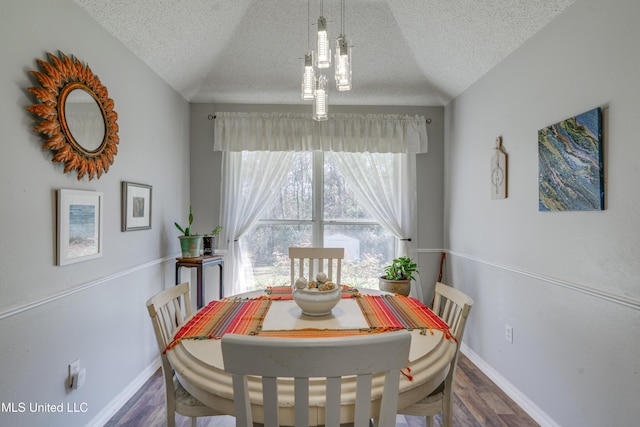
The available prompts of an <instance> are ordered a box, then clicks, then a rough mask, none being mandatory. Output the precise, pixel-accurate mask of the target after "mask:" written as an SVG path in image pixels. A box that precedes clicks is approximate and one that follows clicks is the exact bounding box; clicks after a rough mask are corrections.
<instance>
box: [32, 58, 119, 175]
mask: <svg viewBox="0 0 640 427" xmlns="http://www.w3.org/2000/svg"><path fill="white" fill-rule="evenodd" d="M48 57H49V62H47V61H43V60H41V59H37V60H36V61H37V62H38V64H39V65H40V68H41V69H42V71H36V70H31V71H30V73H31V74H32V75H34V76H35V77H36V79H38V82H39V83H40V86H38V87H30V88H29V92H31V93H32V94H34V95H35V96H36V98H37V99H38V101H39V102H38V103H36V104H34V105H32V106H30V107H28V108H27V110H29V111H30V112H32V113H33V114H35V115H37V116H39V117H40V119H41V121H40V122H39V123H38V124H37V125H36V126H35V127H34V128H33V131H34V132H39V133H41V134H43V136H44V137H45V138H46V141H45V142H44V143H43V144H42V149H43V150H51V151H52V152H53V153H54V155H53V158H52V159H51V161H53V162H60V163H64V173H67V172H71V171H74V170H75V171H77V174H78V180H80V179H82V178H83V177H84V176H85V175H86V176H87V177H88V179H89V181H91V180H92V179H93V178H100V176H101V175H102V174H103V173H106V172H107V171H108V170H109V166H110V165H112V164H113V161H114V157H115V156H116V154H117V153H118V143H119V142H120V139H119V137H118V124H117V119H118V114H117V113H116V112H115V111H114V110H113V106H114V104H113V100H112V99H111V98H109V94H108V92H107V88H106V87H105V86H103V85H102V83H101V82H100V79H98V76H96V75H94V74H93V72H92V71H91V69H90V68H89V66H88V65H83V64H82V63H81V62H80V61H79V60H78V59H77V58H75V57H71V58H70V57H68V56H66V55H65V54H63V53H62V52H60V53H59V56H55V55H53V54H52V53H48Z"/></svg>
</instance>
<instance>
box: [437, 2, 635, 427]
mask: <svg viewBox="0 0 640 427" xmlns="http://www.w3.org/2000/svg"><path fill="white" fill-rule="evenodd" d="M639 19H640V2H638V1H637V0H613V1H608V2H601V1H598V0H576V2H575V3H574V4H573V5H572V6H571V7H569V8H568V9H567V10H565V11H564V12H563V13H562V14H561V15H560V16H559V17H558V18H557V19H555V20H554V21H552V22H551V23H550V24H549V25H548V26H547V27H545V28H544V29H543V30H542V31H541V32H540V33H538V34H537V35H535V36H534V37H533V38H532V39H530V40H529V41H527V42H526V43H525V45H524V46H522V47H521V48H520V49H518V50H517V51H516V52H514V53H513V54H512V55H511V56H509V57H508V58H507V59H505V60H504V61H503V62H502V63H501V64H499V65H498V66H497V67H495V68H494V69H493V70H491V71H490V72H489V73H487V74H486V75H485V76H484V77H483V78H482V79H480V80H479V81H478V82H476V83H475V84H474V85H472V86H471V87H470V88H469V89H467V90H466V91H465V92H464V93H463V94H462V95H461V96H459V97H457V98H456V99H455V100H454V101H453V102H451V103H450V104H449V105H448V106H447V107H446V120H445V121H446V123H445V135H446V143H445V147H446V148H445V149H446V203H445V245H446V247H447V248H448V249H449V250H450V256H449V259H450V262H449V267H450V268H449V271H448V277H447V279H446V281H448V282H449V283H450V284H451V285H453V286H455V287H458V288H461V289H463V290H464V291H466V292H468V293H469V294H470V295H471V296H472V297H473V298H474V300H475V306H474V307H473V309H472V313H471V316H470V318H469V322H468V326H467V330H466V337H465V340H464V341H465V344H466V345H467V346H468V348H469V349H470V350H471V351H472V352H474V353H475V354H476V355H477V356H478V357H480V358H481V359H482V360H483V361H484V362H485V363H486V364H487V365H489V366H490V367H491V368H493V370H494V371H495V372H496V373H497V374H498V375H499V376H501V380H502V381H504V382H505V383H507V385H509V386H512V387H514V389H516V390H518V391H519V392H520V393H521V396H520V397H521V398H522V399H523V401H524V403H526V404H527V405H529V406H530V407H531V408H533V409H534V411H537V412H538V413H539V415H540V417H539V418H538V420H539V421H540V422H541V423H543V424H544V425H547V424H548V425H561V426H566V427H571V426H596V425H606V426H631V425H637V423H638V421H637V420H638V419H640V406H638V403H637V397H638V396H640V381H639V380H640V378H639V375H640V360H639V359H638V357H637V356H638V354H640V341H639V340H638V337H639V336H640V262H639V261H638V254H640V228H639V227H638V219H639V218H638V212H640V198H638V193H637V190H636V187H637V183H638V182H640V168H638V164H640V145H639V144H638V132H637V123H638V118H639V117H640V106H639V104H638V99H640V84H638V76H639V75H640V54H639V53H638V48H637V41H638V40H640V25H639V24H640V22H639ZM598 106H603V107H605V108H606V111H607V116H608V117H607V119H606V120H605V128H606V132H605V133H606V137H607V139H606V143H605V146H606V147H605V177H606V210H605V211H596V212H538V151H537V131H538V129H541V128H543V127H546V126H549V125H551V124H553V123H556V122H558V121H560V120H563V119H565V118H568V117H571V116H574V115H576V114H580V113H582V112H585V111H587V110H590V109H592V108H595V107H598ZM499 135H502V137H503V145H504V147H505V148H506V151H507V152H508V155H509V197H508V198H507V199H506V200H491V198H490V195H489V189H490V180H489V177H490V168H489V161H490V159H491V156H492V155H493V147H494V142H495V139H496V137H497V136H499ZM505 324H509V325H511V326H512V327H513V337H514V338H513V344H509V343H508V342H507V341H506V340H505Z"/></svg>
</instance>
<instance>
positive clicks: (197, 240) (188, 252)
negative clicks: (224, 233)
mask: <svg viewBox="0 0 640 427" xmlns="http://www.w3.org/2000/svg"><path fill="white" fill-rule="evenodd" d="M174 224H175V226H176V228H177V229H178V230H180V231H181V232H182V234H183V235H182V236H179V237H178V239H180V249H181V250H182V257H183V258H196V257H199V256H200V255H201V254H202V236H201V235H199V234H196V233H193V232H192V230H191V225H192V224H193V211H192V210H191V206H189V225H188V226H187V227H184V228H183V227H182V226H181V225H180V224H178V223H177V222H174Z"/></svg>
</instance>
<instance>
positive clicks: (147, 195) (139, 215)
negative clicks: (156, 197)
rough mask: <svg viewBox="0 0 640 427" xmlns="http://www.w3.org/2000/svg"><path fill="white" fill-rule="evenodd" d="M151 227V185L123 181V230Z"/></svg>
mask: <svg viewBox="0 0 640 427" xmlns="http://www.w3.org/2000/svg"><path fill="white" fill-rule="evenodd" d="M150 228H151V186H150V185H145V184H135V183H133V182H126V181H123V182H122V231H132V230H148V229H150Z"/></svg>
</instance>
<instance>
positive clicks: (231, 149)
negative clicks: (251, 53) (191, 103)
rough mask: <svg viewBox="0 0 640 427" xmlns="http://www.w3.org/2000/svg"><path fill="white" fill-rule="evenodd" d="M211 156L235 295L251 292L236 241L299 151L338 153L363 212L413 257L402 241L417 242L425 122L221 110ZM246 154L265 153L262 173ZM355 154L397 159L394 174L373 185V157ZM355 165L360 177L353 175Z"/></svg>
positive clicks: (420, 119) (392, 117)
mask: <svg viewBox="0 0 640 427" xmlns="http://www.w3.org/2000/svg"><path fill="white" fill-rule="evenodd" d="M214 150H215V151H222V152H223V153H224V154H223V167H222V168H223V171H222V176H223V178H222V204H221V207H220V212H221V213H220V221H221V225H222V226H223V227H224V228H223V232H222V236H221V237H222V238H221V239H220V243H221V244H222V245H224V244H225V243H224V242H227V247H226V249H227V251H228V255H227V261H228V264H227V265H228V266H227V268H225V284H226V286H227V287H228V288H230V290H231V292H232V293H237V292H242V291H243V290H244V289H245V286H246V280H245V278H244V264H243V260H242V251H241V249H240V244H239V240H240V238H241V237H242V236H243V235H244V234H245V233H246V232H248V231H249V230H250V229H251V228H252V227H253V226H254V225H255V223H256V222H257V219H258V218H259V216H260V213H261V212H262V211H263V209H265V208H267V207H269V204H270V203H271V201H272V200H271V198H272V197H273V195H274V194H275V193H273V192H271V191H270V189H271V188H277V187H280V186H281V185H282V183H283V180H284V179H285V177H286V174H287V173H288V170H289V169H288V168H287V167H284V166H286V165H288V164H290V163H291V160H290V159H291V158H290V157H288V156H291V153H292V152H294V151H324V152H333V153H334V154H335V153H340V155H339V156H338V157H337V158H338V159H339V160H338V162H339V163H340V164H342V165H343V166H341V170H342V172H343V173H344V174H345V177H348V178H345V179H348V180H349V183H350V185H355V187H354V188H357V189H358V191H356V193H362V194H361V196H360V197H361V200H362V202H363V204H364V205H365V206H366V209H367V210H368V211H370V212H371V213H372V215H375V216H376V218H378V219H379V221H380V222H381V223H382V224H383V225H384V226H385V227H387V228H388V229H389V230H390V231H391V232H392V233H393V234H394V235H395V236H396V237H398V239H400V240H399V244H398V245H399V247H398V254H402V255H404V254H409V255H410V256H413V255H415V253H412V251H413V252H415V251H414V250H413V249H412V248H413V247H414V246H415V245H412V244H411V242H409V241H408V240H404V239H409V238H411V239H413V242H415V234H414V232H415V228H416V227H415V221H416V219H415V203H416V192H415V181H416V178H415V153H422V152H426V151H427V131H426V127H425V118H424V117H419V116H406V115H388V114H368V115H359V114H333V115H330V116H329V120H327V121H324V122H316V121H314V120H312V119H311V114H300V113H230V112H217V113H216V120H215V126H214ZM243 151H249V152H252V154H256V155H257V156H258V154H257V153H260V154H259V156H258V157H256V158H258V159H259V162H260V165H259V167H255V166H248V165H246V164H245V161H243V157H242V153H241V152H243ZM351 153H398V157H397V158H396V157H395V156H394V160H393V161H394V162H395V163H396V165H394V167H393V170H394V171H395V172H393V173H392V174H391V175H390V176H387V177H384V176H382V175H381V176H376V177H375V180H376V181H375V182H372V181H371V179H372V176H374V175H375V174H376V173H377V172H375V171H374V168H373V167H372V168H366V167H365V166H364V165H366V162H367V161H373V160H372V157H371V155H369V157H368V159H369V160H356V159H355V157H348V154H351ZM401 153H402V154H404V155H400V154H401ZM343 155H344V157H343ZM361 158H366V156H364V157H361ZM340 159H341V160H340ZM245 160H246V159H245ZM352 167H354V168H357V169H358V171H351V170H350V169H351V168H352ZM345 171H346V172H345ZM387 181H390V182H387ZM360 186H362V187H360ZM387 187H388V188H387ZM382 188H384V190H382ZM377 193H381V194H377ZM221 249H224V247H221ZM418 288H419V287H418ZM225 293H227V292H225Z"/></svg>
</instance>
